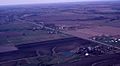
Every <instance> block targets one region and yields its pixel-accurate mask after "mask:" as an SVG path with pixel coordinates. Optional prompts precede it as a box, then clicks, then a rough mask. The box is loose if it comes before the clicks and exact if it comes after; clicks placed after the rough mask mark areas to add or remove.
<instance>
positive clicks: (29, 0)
mask: <svg viewBox="0 0 120 66" xmlns="http://www.w3.org/2000/svg"><path fill="white" fill-rule="evenodd" d="M81 1H111V0H0V5H15V4H35V3H60V2H81Z"/></svg>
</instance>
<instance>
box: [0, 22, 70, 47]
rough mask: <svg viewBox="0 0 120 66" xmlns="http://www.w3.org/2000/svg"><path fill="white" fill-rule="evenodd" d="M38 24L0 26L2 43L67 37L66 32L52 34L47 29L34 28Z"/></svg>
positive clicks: (15, 43) (10, 43) (13, 43)
mask: <svg viewBox="0 0 120 66" xmlns="http://www.w3.org/2000/svg"><path fill="white" fill-rule="evenodd" d="M35 27H37V26H36V25H33V24H29V23H15V24H6V25H1V26H0V44H1V45H6V44H9V45H17V44H25V43H32V42H39V41H47V40H53V39H59V38H67V37H69V36H67V35H64V34H60V33H57V34H55V33H54V34H50V33H48V32H49V31H47V30H41V29H39V30H34V29H33V28H35Z"/></svg>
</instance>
